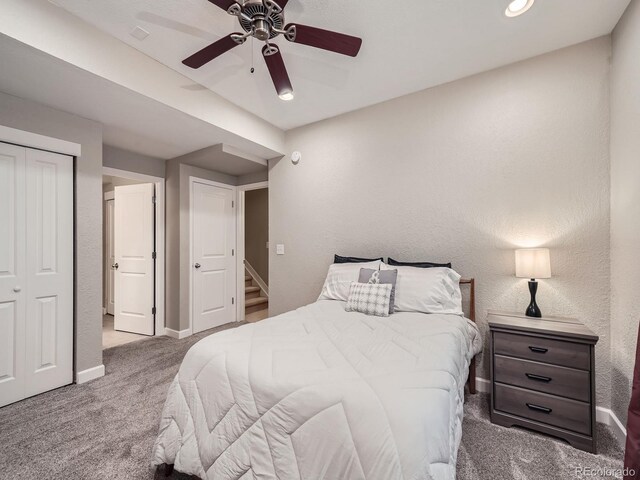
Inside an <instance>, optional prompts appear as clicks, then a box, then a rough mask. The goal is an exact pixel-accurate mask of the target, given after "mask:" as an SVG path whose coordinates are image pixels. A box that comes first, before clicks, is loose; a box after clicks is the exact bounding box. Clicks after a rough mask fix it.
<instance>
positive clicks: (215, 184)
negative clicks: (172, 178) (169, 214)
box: [187, 175, 240, 336]
mask: <svg viewBox="0 0 640 480" xmlns="http://www.w3.org/2000/svg"><path fill="white" fill-rule="evenodd" d="M194 183H203V184H205V185H211V186H212V187H219V188H226V189H227V190H231V192H232V194H233V197H232V198H233V202H234V206H233V209H234V210H236V211H237V208H236V206H237V204H238V187H237V186H235V185H228V184H226V183H221V182H215V181H213V180H207V179H206V178H200V177H194V176H192V175H190V176H189V328H188V331H189V333H188V334H187V336H189V335H193V184H194ZM233 221H234V222H236V228H234V229H233V233H234V237H235V240H234V242H232V243H235V245H234V247H233V248H234V251H235V256H236V258H238V234H237V221H238V217H237V215H233ZM238 277H239V275H238V268H237V262H236V282H235V283H236V291H235V299H236V302H235V307H236V318H235V320H234V321H235V322H239V320H238V312H239V311H240V309H239V307H238V305H239V304H238V287H237V285H238V282H237V279H238Z"/></svg>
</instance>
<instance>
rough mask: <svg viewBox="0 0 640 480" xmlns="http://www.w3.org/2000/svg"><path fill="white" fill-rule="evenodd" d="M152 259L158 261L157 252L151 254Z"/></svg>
mask: <svg viewBox="0 0 640 480" xmlns="http://www.w3.org/2000/svg"><path fill="white" fill-rule="evenodd" d="M151 258H153V259H154V260H155V259H156V252H151Z"/></svg>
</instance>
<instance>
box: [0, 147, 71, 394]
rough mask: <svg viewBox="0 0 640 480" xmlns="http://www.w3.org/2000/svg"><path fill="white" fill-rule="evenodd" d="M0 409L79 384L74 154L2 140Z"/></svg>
mask: <svg viewBox="0 0 640 480" xmlns="http://www.w3.org/2000/svg"><path fill="white" fill-rule="evenodd" d="M0 226H1V228H0V406H2V405H6V404H8V403H12V402H15V401H17V400H20V399H22V398H26V397H29V396H32V395H36V394H38V393H41V392H44V391H47V390H51V389H54V388H57V387H61V386H63V385H67V384H69V383H71V382H72V381H73V365H72V361H73V159H72V158H71V157H67V156H64V155H56V154H53V153H48V152H42V151H38V150H31V149H26V148H22V147H15V146H12V145H7V144H3V143H0Z"/></svg>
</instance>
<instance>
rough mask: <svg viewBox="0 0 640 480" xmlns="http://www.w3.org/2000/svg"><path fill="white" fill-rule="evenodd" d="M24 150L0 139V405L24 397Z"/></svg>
mask: <svg viewBox="0 0 640 480" xmlns="http://www.w3.org/2000/svg"><path fill="white" fill-rule="evenodd" d="M25 154H26V150H25V149H24V148H21V147H15V146H13V145H7V144H6V143H0V225H1V226H2V228H0V406H2V405H7V404H9V403H12V402H15V401H17V400H20V399H22V398H24V397H25V394H24V388H25V374H24V372H25V360H26V357H25V352H24V350H25V338H26V337H25V318H26V315H25V312H26V295H27V292H26V286H27V275H26V273H27V272H26V228H25V217H26V211H25Z"/></svg>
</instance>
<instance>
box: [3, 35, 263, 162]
mask: <svg viewBox="0 0 640 480" xmlns="http://www.w3.org/2000/svg"><path fill="white" fill-rule="evenodd" d="M0 65H1V67H0V92H5V93H8V94H10V95H14V96H17V97H21V98H27V99H31V100H34V101H36V102H39V103H43V104H45V105H48V106H50V107H53V108H57V109H58V110H62V111H65V112H70V113H73V114H76V115H79V116H81V117H84V118H90V119H92V120H95V121H98V122H100V123H101V124H102V125H103V139H104V142H105V143H106V144H108V145H113V146H117V147H119V148H122V149H125V150H129V151H132V152H136V153H140V154H143V155H148V156H151V157H156V158H162V159H169V158H175V157H178V156H181V155H185V154H187V153H190V152H192V151H194V150H198V149H201V148H205V147H209V146H210V145H212V144H218V143H222V142H231V143H235V144H236V145H237V146H238V147H240V148H242V149H243V151H244V152H246V153H247V154H253V155H256V156H259V157H261V158H271V157H272V156H273V154H270V153H269V152H270V151H269V150H268V149H265V148H262V147H259V146H257V145H255V144H253V143H252V142H248V141H244V142H242V141H241V140H242V139H237V138H236V137H235V136H231V135H230V134H228V133H227V132H222V131H221V130H220V129H219V128H216V127H215V126H214V125H212V124H210V123H207V122H205V121H202V120H199V119H196V118H194V117H192V116H190V115H187V114H186V113H183V112H181V111H179V110H177V109H175V108H171V107H169V106H167V105H164V104H162V103H160V102H158V101H155V100H153V99H151V98H149V97H146V96H144V95H141V94H139V93H136V92H134V91H132V90H129V89H127V88H124V87H122V86H120V85H117V84H115V83H113V82H110V81H108V80H105V79H104V78H101V77H99V76H97V75H94V74H92V73H89V72H87V71H85V70H82V69H80V68H77V67H75V66H74V65H71V64H69V63H67V62H64V61H62V60H59V59H57V58H54V57H52V56H50V55H47V54H45V53H43V52H41V51H40V50H37V49H35V48H32V47H30V46H28V45H25V44H23V43H21V42H18V41H16V40H13V39H11V38H9V37H7V36H4V35H0ZM43 72H46V75H43ZM234 140H235V141H234Z"/></svg>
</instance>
